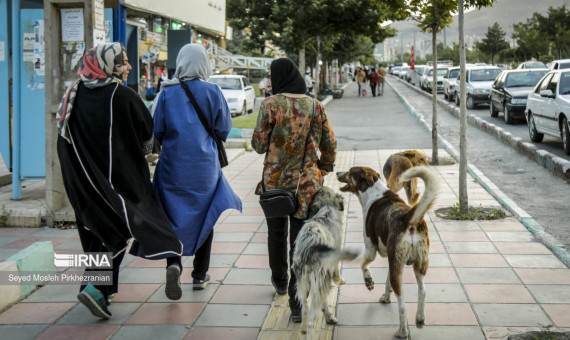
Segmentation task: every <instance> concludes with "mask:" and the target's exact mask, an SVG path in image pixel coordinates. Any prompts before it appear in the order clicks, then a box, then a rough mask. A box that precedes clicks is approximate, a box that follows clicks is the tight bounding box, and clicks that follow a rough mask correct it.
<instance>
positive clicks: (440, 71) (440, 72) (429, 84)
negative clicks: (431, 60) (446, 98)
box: [424, 65, 448, 92]
mask: <svg viewBox="0 0 570 340" xmlns="http://www.w3.org/2000/svg"><path fill="white" fill-rule="evenodd" d="M447 70H448V68H447V67H443V66H442V65H438V66H437V85H436V86H435V87H436V91H437V92H443V76H445V75H446V74H447ZM424 87H425V88H426V90H427V91H428V92H432V91H433V68H430V70H429V71H428V72H427V77H426V79H425V83H424Z"/></svg>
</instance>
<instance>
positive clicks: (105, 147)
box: [57, 43, 182, 319]
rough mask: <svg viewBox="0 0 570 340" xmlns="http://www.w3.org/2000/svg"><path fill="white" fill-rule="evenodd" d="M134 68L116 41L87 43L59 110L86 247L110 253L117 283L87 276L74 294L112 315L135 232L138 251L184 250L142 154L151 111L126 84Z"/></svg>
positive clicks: (64, 157) (67, 181)
mask: <svg viewBox="0 0 570 340" xmlns="http://www.w3.org/2000/svg"><path fill="white" fill-rule="evenodd" d="M130 70H131V65H130V64H129V61H128V58H127V54H126V52H125V50H124V49H123V48H122V47H121V45H120V44H119V43H107V44H100V45H98V46H97V47H94V48H92V49H90V50H88V51H87V52H86V53H85V55H84V57H83V60H82V62H81V66H80V67H79V71H78V72H77V73H78V75H79V78H80V79H79V80H77V81H76V82H75V83H73V84H72V85H71V86H70V87H69V88H68V89H67V91H66V92H65V94H64V97H63V99H62V102H61V104H60V106H59V109H58V111H57V127H58V133H59V136H58V139H57V154H58V156H59V162H60V165H61V173H62V176H63V184H64V186H65V190H66V192H67V197H68V198H69V202H70V203H71V206H72V207H73V210H74V211H75V218H76V223H77V231H78V233H79V239H80V240H81V246H82V248H83V251H84V252H85V253H90V252H112V254H113V263H112V265H113V268H112V276H113V282H112V285H110V286H109V285H99V284H92V283H89V282H86V283H84V284H83V285H82V286H81V288H80V293H79V295H78V296H77V298H78V299H79V301H80V302H81V303H82V304H84V305H85V306H86V307H87V308H88V309H89V310H90V311H91V313H92V314H93V315H95V316H97V317H99V318H102V319H109V318H110V317H111V312H110V311H109V309H108V305H109V303H110V300H111V298H112V296H113V295H114V294H115V293H117V291H118V282H119V269H120V265H121V261H122V260H123V256H124V255H125V250H126V249H127V247H128V244H129V240H130V239H133V238H134V242H133V244H132V245H131V250H130V252H131V254H134V255H138V256H142V257H145V258H147V259H153V260H154V259H161V258H164V257H168V256H180V255H182V244H181V243H180V241H179V240H178V238H177V237H176V234H175V233H174V231H173V230H172V227H171V226H170V223H169V222H168V218H167V216H166V214H165V213H164V211H163V209H162V206H161V204H160V201H159V200H158V198H157V196H156V195H155V193H154V190H153V189H152V184H151V182H150V172H149V168H148V165H147V162H146V161H145V151H146V150H149V149H150V148H151V147H152V144H153V137H152V136H153V134H152V130H153V123H152V118H151V116H150V113H149V111H148V109H147V108H146V106H145V105H144V103H143V101H142V100H141V98H140V96H139V95H138V94H137V93H136V92H134V91H133V90H131V89H130V88H128V87H126V86H123V83H124V82H125V81H126V80H127V76H128V74H129V71H130ZM88 271H100V269H86V272H88ZM172 283H173V282H172V281H167V283H166V285H167V287H168V285H169V284H172Z"/></svg>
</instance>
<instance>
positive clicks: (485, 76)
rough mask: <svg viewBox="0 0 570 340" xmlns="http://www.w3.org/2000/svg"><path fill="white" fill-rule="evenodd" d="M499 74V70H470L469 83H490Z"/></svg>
mask: <svg viewBox="0 0 570 340" xmlns="http://www.w3.org/2000/svg"><path fill="white" fill-rule="evenodd" d="M499 73H501V70H500V69H492V68H488V69H482V70H471V76H470V78H471V80H470V81H472V82H473V81H492V80H495V78H497V76H498V75H499Z"/></svg>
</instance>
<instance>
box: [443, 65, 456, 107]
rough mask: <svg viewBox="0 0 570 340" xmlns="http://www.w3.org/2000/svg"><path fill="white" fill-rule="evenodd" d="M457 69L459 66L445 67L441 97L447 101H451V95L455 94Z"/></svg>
mask: <svg viewBox="0 0 570 340" xmlns="http://www.w3.org/2000/svg"><path fill="white" fill-rule="evenodd" d="M459 71H460V69H459V66H456V67H451V68H448V69H447V74H446V75H444V76H443V97H444V98H445V99H447V100H449V101H452V100H453V96H455V88H456V87H457V84H456V82H457V77H458V76H459Z"/></svg>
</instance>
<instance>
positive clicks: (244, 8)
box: [226, 0, 273, 55]
mask: <svg viewBox="0 0 570 340" xmlns="http://www.w3.org/2000/svg"><path fill="white" fill-rule="evenodd" d="M226 16H227V18H228V22H229V25H230V26H231V27H233V28H235V29H238V30H240V31H241V30H246V31H247V33H248V34H247V35H248V39H243V41H242V45H243V46H241V47H242V49H243V50H244V51H247V52H251V51H259V53H260V54H262V55H263V54H264V53H265V41H266V40H268V37H269V33H270V31H271V28H272V25H273V21H272V16H273V1H266V0H227V3H226Z"/></svg>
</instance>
